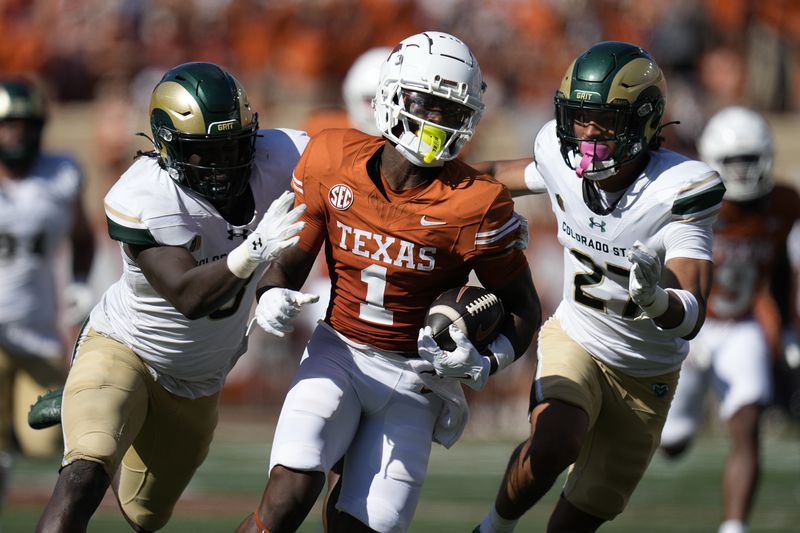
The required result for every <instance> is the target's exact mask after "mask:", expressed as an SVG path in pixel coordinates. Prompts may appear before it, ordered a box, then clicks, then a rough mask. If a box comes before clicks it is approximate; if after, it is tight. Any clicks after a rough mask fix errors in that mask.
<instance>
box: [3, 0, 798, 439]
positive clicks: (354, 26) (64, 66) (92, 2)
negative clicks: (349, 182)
mask: <svg viewBox="0 0 800 533" xmlns="http://www.w3.org/2000/svg"><path fill="white" fill-rule="evenodd" d="M429 29H430V30H439V31H446V32H449V33H452V34H454V35H456V36H458V37H460V38H461V39H462V40H464V41H465V42H466V43H467V44H468V45H469V46H470V47H471V48H472V50H473V52H474V53H475V55H476V56H477V58H478V60H479V62H480V64H481V66H482V69H483V71H484V74H485V76H486V78H487V84H488V91H487V93H486V103H487V111H486V113H485V115H484V119H483V122H482V123H481V124H480V125H479V127H478V133H477V135H476V137H475V139H474V140H473V142H472V145H471V147H470V150H469V151H468V152H467V156H466V157H467V159H468V160H469V159H471V160H482V159H502V158H513V157H526V156H528V155H529V154H530V152H531V146H532V142H533V136H534V134H535V132H536V131H538V129H539V127H540V126H541V125H542V124H543V123H544V122H546V121H547V120H549V119H550V118H551V117H552V116H553V101H552V97H553V93H554V91H555V89H556V88H557V87H558V85H559V83H560V78H561V76H562V75H563V73H564V71H565V70H566V68H567V66H568V65H569V63H570V62H571V61H572V59H573V58H574V57H575V56H576V55H577V54H578V53H579V52H581V51H583V50H584V49H586V48H588V47H589V46H590V45H591V44H593V43H595V42H597V41H601V40H625V41H629V42H633V43H636V44H639V45H641V46H642V47H644V48H646V49H647V50H649V51H650V52H651V54H652V55H653V56H654V57H655V59H656V60H657V62H658V63H659V65H660V66H661V67H662V69H663V70H664V71H665V72H666V76H667V82H668V88H669V96H668V105H667V119H668V120H672V121H679V122H680V124H677V125H674V126H671V127H669V128H668V129H667V131H666V137H667V147H669V148H673V149H677V150H679V151H682V152H684V153H686V154H687V155H690V156H694V155H695V154H696V152H695V148H694V143H695V140H696V138H697V136H698V135H699V133H700V131H701V129H702V127H703V126H704V124H705V121H706V119H707V118H708V117H709V116H711V115H712V114H713V113H714V112H715V111H716V110H718V109H720V108H721V107H723V106H726V105H731V104H743V105H747V106H750V107H752V108H754V109H757V110H759V111H762V112H764V113H765V114H766V116H767V117H768V119H769V122H770V124H771V125H772V127H773V130H774V134H775V139H776V143H777V144H776V149H777V158H776V172H777V179H778V180H779V181H781V180H787V181H792V182H800V174H798V171H797V169H796V165H795V164H794V161H793V155H792V154H793V153H796V152H797V151H798V149H800V142H798V140H797V139H798V138H800V136H798V131H800V128H798V127H797V125H796V119H797V117H798V111H800V2H799V1H796V0H661V1H642V0H595V1H590V0H484V1H478V0H438V1H436V2H425V1H421V0H0V35H1V36H2V39H0V73H2V74H3V75H12V74H26V75H33V76H35V77H36V78H38V79H39V80H40V81H41V82H42V84H43V86H44V87H45V88H46V90H47V92H48V94H49V96H50V98H51V101H52V104H53V105H52V108H51V110H50V122H49V125H48V129H47V131H46V137H45V142H46V145H47V147H49V148H54V149H61V150H68V151H71V152H73V153H74V154H75V155H76V156H77V157H78V159H79V160H80V162H81V163H82V165H83V167H84V170H85V172H86V176H87V182H86V183H87V186H86V190H85V195H84V203H85V206H86V209H87V210H88V212H89V213H90V215H91V216H92V221H93V226H94V229H95V232H96V238H97V241H98V245H99V248H100V254H99V258H98V260H97V262H96V263H95V268H94V271H93V274H92V284H93V288H94V290H95V291H96V293H97V296H98V297H99V295H100V293H101V292H102V291H103V290H104V289H105V288H106V287H107V286H108V284H109V283H111V282H113V281H114V280H115V279H116V278H117V276H118V274H119V260H120V259H119V250H118V247H117V245H116V243H113V242H111V241H110V240H109V239H108V237H107V235H106V224H105V218H104V214H103V208H102V197H103V195H104V194H105V192H106V191H107V190H108V188H109V187H110V186H111V185H112V184H113V183H114V182H115V181H116V179H117V178H118V176H119V175H120V174H121V172H123V171H124V170H125V169H126V168H127V166H128V165H129V164H130V163H131V161H132V158H133V156H134V154H135V152H136V150H137V149H146V148H148V142H147V140H146V139H144V138H142V137H136V136H135V133H136V132H139V131H143V132H146V133H148V134H149V131H150V128H149V124H148V117H147V106H148V103H149V97H150V92H151V90H152V88H153V86H154V85H155V83H156V82H157V81H158V80H159V79H160V77H161V75H162V74H163V73H164V72H165V71H166V70H167V69H169V68H171V67H172V66H174V65H177V64H179V63H183V62H187V61H196V60H203V61H211V62H215V63H217V64H219V65H221V66H223V67H225V68H227V69H228V70H230V71H231V72H232V73H234V74H235V75H236V76H237V77H238V78H239V80H240V81H241V82H242V84H243V85H244V87H245V88H246V90H247V92H248V94H249V96H250V100H251V102H252V104H253V107H254V108H255V109H256V110H257V111H258V112H259V119H260V123H261V125H262V127H288V128H297V129H304V128H305V126H306V125H307V124H309V121H310V120H311V119H312V118H313V116H314V115H315V114H317V113H322V112H325V110H329V109H337V108H341V107H342V105H343V104H342V96H341V84H342V80H343V78H344V76H345V74H346V72H347V70H348V68H349V67H350V65H351V63H352V62H353V60H354V59H356V58H357V57H358V56H359V55H360V54H361V53H362V52H364V51H365V50H367V49H368V48H371V47H375V46H393V45H395V44H396V43H397V42H399V41H400V40H402V39H403V38H405V37H406V36H408V35H411V34H413V33H416V32H418V31H422V30H429ZM287 186H288V184H287ZM518 206H519V210H520V211H522V212H523V213H524V214H525V215H526V216H528V218H529V219H530V220H531V222H532V227H531V230H532V233H531V246H530V248H529V254H530V257H531V261H532V268H533V271H534V276H535V280H536V283H537V288H538V289H539V291H540V293H541V296H542V300H543V304H544V307H545V311H546V312H549V311H551V310H552V309H553V305H554V304H555V302H556V301H557V299H558V298H559V297H560V286H561V274H560V272H561V270H560V269H561V250H560V247H559V246H558V245H557V244H556V243H555V242H554V241H553V239H552V235H553V234H554V231H551V230H550V229H549V228H548V224H549V221H550V213H549V207H548V206H547V205H546V204H545V203H542V202H541V201H538V200H535V199H534V200H527V199H526V200H524V201H520V202H519V204H518ZM77 253H80V252H79V251H77ZM320 275H321V276H324V270H321V272H320ZM310 283H311V284H314V283H318V284H319V286H320V287H321V288H323V290H324V283H321V282H320V280H319V278H315V279H314V280H312V281H311V282H310ZM309 309H310V310H309V311H305V313H307V316H306V317H305V318H306V320H305V321H304V322H303V321H301V322H300V323H299V324H298V326H299V327H298V331H297V334H296V335H295V337H294V338H292V339H289V340H288V341H285V342H284V341H281V342H275V341H274V340H271V339H267V338H266V335H262V334H260V332H259V333H256V334H254V337H253V339H252V341H251V349H250V351H249V353H248V354H247V355H246V356H245V357H244V358H243V359H242V361H241V362H240V363H239V365H238V366H237V368H236V369H235V370H234V372H233V373H232V374H231V377H230V382H229V384H228V386H227V387H226V399H227V401H229V402H232V403H235V402H238V403H251V404H257V405H265V406H268V407H270V408H275V409H277V408H278V407H279V406H280V401H281V399H282V395H283V393H284V392H285V390H286V388H287V387H288V380H289V378H290V377H291V374H292V373H293V371H294V368H295V367H296V362H297V359H298V358H299V356H300V354H301V352H302V346H303V343H304V341H305V338H306V336H307V335H308V333H309V331H310V328H311V327H313V323H314V320H315V319H316V315H314V313H316V314H319V315H321V314H322V313H324V309H321V308H318V309H316V310H314V309H313V308H309ZM532 361H533V358H532V357H529V358H528V361H527V362H526V363H525V364H528V365H529V366H532ZM494 381H495V382H496V383H493V384H492V385H491V387H490V390H489V391H488V392H487V393H484V394H481V395H480V397H476V398H474V399H473V400H475V401H478V400H480V402H481V403H478V404H477V405H478V406H479V408H478V409H476V410H475V413H476V415H477V416H478V417H480V416H481V413H482V412H485V413H488V415H487V416H486V418H485V421H486V422H487V423H489V425H488V426H487V428H488V429H487V431H493V430H494V429H493V428H495V427H496V426H497V425H498V424H500V425H502V424H503V423H504V417H505V415H504V414H503V413H509V415H508V416H509V417H512V418H513V420H515V422H513V424H518V425H519V420H520V416H521V415H524V413H525V408H526V406H527V402H528V397H527V394H528V387H529V386H530V381H531V373H530V372H527V371H517V372H514V373H513V375H509V376H505V377H503V378H501V379H496V380H494ZM498 404H502V405H504V406H506V407H510V409H503V410H498V409H496V408H495V407H496V406H497V405H498ZM481 405H483V406H487V407H488V408H487V409H483V410H481V409H480V406H481ZM522 426H523V427H522V429H523V430H524V424H522ZM474 427H480V424H474Z"/></svg>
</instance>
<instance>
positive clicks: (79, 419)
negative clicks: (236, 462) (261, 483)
mask: <svg viewBox="0 0 800 533" xmlns="http://www.w3.org/2000/svg"><path fill="white" fill-rule="evenodd" d="M218 400H219V393H217V394H214V395H213V396H208V397H204V398H198V399H194V400H192V399H188V398H182V397H179V396H175V395H174V394H172V393H170V392H168V391H167V390H166V389H164V388H163V387H161V385H159V384H158V383H157V382H156V380H155V379H154V377H153V375H152V374H151V373H150V370H149V369H148V368H147V366H145V364H144V363H143V362H142V360H141V359H140V358H139V357H138V356H136V354H134V353H133V351H132V350H131V349H130V348H128V347H126V346H124V345H123V344H121V343H119V342H117V341H115V340H112V339H110V338H108V337H105V336H102V335H99V334H97V333H95V332H94V331H92V330H90V331H89V333H88V334H87V336H86V338H85V339H83V341H82V342H81V344H80V346H79V347H78V352H77V355H76V358H75V361H74V363H73V365H72V368H71V369H70V372H69V377H68V378H67V384H66V388H65V391H64V400H63V404H62V407H61V418H62V424H63V428H64V461H63V465H65V466H66V465H68V464H71V463H73V462H75V461H77V460H79V459H82V460H86V461H93V462H97V463H100V464H102V465H103V466H104V468H105V470H106V472H107V473H108V475H109V476H110V477H113V475H114V473H115V472H116V471H117V469H118V468H119V469H120V484H119V499H120V504H121V505H122V508H123V510H124V512H125V515H126V516H127V517H128V518H129V519H130V520H132V521H133V522H135V523H136V524H138V525H139V526H141V527H142V528H144V529H148V530H156V529H159V528H161V527H163V526H164V524H166V523H167V521H168V520H169V517H170V516H171V515H172V510H173V508H174V507H175V503H176V502H177V501H178V498H179V497H180V495H181V493H182V492H183V490H184V489H185V488H186V485H187V484H188V483H189V481H190V480H191V478H192V476H193V475H194V472H195V470H196V469H197V467H198V466H200V464H201V463H202V462H203V460H204V459H205V457H206V455H207V454H208V448H209V446H210V444H211V439H212V436H213V433H214V428H215V427H216V424H217V404H218Z"/></svg>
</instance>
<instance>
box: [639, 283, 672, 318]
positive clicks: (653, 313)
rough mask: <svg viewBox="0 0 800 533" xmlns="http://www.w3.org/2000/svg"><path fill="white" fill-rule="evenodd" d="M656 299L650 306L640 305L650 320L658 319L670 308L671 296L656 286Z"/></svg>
mask: <svg viewBox="0 0 800 533" xmlns="http://www.w3.org/2000/svg"><path fill="white" fill-rule="evenodd" d="M655 296H656V297H655V298H654V299H653V302H652V303H651V304H650V305H640V306H639V308H640V309H641V310H642V311H643V312H644V314H645V315H646V316H647V317H648V318H658V317H660V316H661V315H663V314H664V313H666V311H667V307H669V295H668V294H667V291H665V290H664V289H662V288H661V287H658V286H656V291H655Z"/></svg>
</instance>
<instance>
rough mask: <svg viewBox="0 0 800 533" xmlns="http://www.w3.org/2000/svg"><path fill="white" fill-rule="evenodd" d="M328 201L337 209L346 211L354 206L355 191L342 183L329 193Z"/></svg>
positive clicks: (332, 188)
mask: <svg viewBox="0 0 800 533" xmlns="http://www.w3.org/2000/svg"><path fill="white" fill-rule="evenodd" d="M328 200H329V201H330V202H331V205H332V206H333V207H334V208H335V209H338V210H339V211H344V210H345V209H348V208H349V207H350V206H351V205H353V189H351V188H350V187H348V186H347V185H343V184H341V183H340V184H338V185H334V186H333V187H331V190H330V192H329V193H328Z"/></svg>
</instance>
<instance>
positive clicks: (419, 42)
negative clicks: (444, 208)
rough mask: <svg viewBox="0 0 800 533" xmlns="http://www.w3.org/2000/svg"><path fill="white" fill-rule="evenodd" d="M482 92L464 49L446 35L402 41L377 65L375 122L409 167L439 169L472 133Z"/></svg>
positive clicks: (475, 69) (480, 79)
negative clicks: (378, 72) (382, 62)
mask: <svg viewBox="0 0 800 533" xmlns="http://www.w3.org/2000/svg"><path fill="white" fill-rule="evenodd" d="M485 89H486V85H485V83H484V82H483V75H482V74H481V69H480V66H478V62H477V60H476V59H475V56H473V55H472V52H471V51H470V50H469V48H468V47H467V45H465V44H464V43H463V42H461V41H460V40H459V39H457V38H456V37H453V36H452V35H449V34H447V33H441V32H432V31H429V32H424V33H419V34H417V35H412V36H411V37H409V38H407V39H404V40H403V41H402V42H400V44H399V45H397V46H396V47H395V49H394V50H393V51H392V53H391V55H389V58H388V59H387V60H386V61H385V62H384V64H383V66H382V67H381V72H380V81H379V84H378V89H377V92H376V95H375V120H376V123H377V126H378V129H379V130H380V131H381V133H382V134H383V136H384V137H386V138H387V139H389V140H390V141H392V142H394V143H396V147H397V150H398V151H399V152H400V153H402V154H403V156H404V157H405V158H406V159H408V160H409V161H410V162H411V163H413V164H414V165H417V166H421V167H434V166H441V165H443V164H444V162H445V161H448V160H450V159H454V158H456V157H457V156H458V154H459V152H460V151H461V149H462V148H463V147H464V145H465V144H466V142H467V141H468V140H469V139H470V138H471V137H472V135H473V134H474V132H475V126H477V124H478V121H480V118H481V114H482V113H483V92H484V91H485ZM434 115H436V116H438V117H439V120H435V119H433V116H434Z"/></svg>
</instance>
